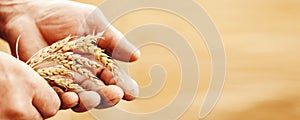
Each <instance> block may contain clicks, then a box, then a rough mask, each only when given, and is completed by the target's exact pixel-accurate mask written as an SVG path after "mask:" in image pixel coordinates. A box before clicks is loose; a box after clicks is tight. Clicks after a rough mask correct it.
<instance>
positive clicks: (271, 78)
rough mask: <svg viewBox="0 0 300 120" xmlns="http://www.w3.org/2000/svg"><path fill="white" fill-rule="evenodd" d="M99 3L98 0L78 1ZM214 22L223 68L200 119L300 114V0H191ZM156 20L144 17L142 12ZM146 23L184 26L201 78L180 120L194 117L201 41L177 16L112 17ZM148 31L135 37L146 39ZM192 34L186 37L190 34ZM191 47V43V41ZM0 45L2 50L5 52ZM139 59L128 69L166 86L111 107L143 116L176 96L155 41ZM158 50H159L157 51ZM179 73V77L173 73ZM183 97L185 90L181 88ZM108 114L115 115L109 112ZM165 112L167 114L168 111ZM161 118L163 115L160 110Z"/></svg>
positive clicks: (174, 68)
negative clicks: (161, 74)
mask: <svg viewBox="0 0 300 120" xmlns="http://www.w3.org/2000/svg"><path fill="white" fill-rule="evenodd" d="M77 1H81V2H85V3H89V4H94V5H99V4H101V3H102V2H103V1H101V0H77ZM197 3H198V4H199V5H200V6H202V7H204V8H205V9H206V11H207V13H208V14H209V15H210V16H211V18H212V20H213V21H214V23H215V25H216V26H217V28H218V30H219V32H220V35H221V37H222V38H223V42H224V47H225V51H226V60H227V64H226V65H227V70H226V82H225V86H224V90H223V94H222V96H221V98H220V100H219V102H218V103H217V105H216V107H215V108H214V109H213V111H212V112H211V113H210V114H209V115H208V116H207V117H206V120H241V119H243V120H266V119H268V120H283V119H288V120H298V119H300V114H299V113H300V101H299V99H300V95H299V92H298V91H299V89H300V81H299V79H300V76H299V68H300V54H299V50H300V48H299V45H300V40H299V38H300V22H299V21H300V12H299V11H300V1H299V0H197ZM153 15H154V16H155V17H147V16H153ZM151 20H155V21H156V22H161V23H165V24H171V25H173V27H174V28H175V29H178V30H179V31H180V30H182V34H184V35H186V36H187V38H186V39H187V40H189V42H190V43H191V44H192V47H193V50H194V51H195V53H196V54H197V55H198V56H197V58H198V59H199V61H198V62H199V66H198V67H200V74H201V76H200V79H201V81H200V83H199V89H198V95H197V96H196V98H195V100H194V102H193V103H192V105H191V107H190V108H189V109H188V110H187V111H186V112H185V113H184V115H183V116H182V117H181V119H182V120H192V119H193V120H194V119H198V113H199V108H200V106H201V103H202V102H203V99H204V94H205V92H206V91H207V88H208V83H209V79H210V70H211V66H210V58H209V57H210V56H209V53H208V50H207V48H206V46H205V44H204V43H203V42H201V41H199V40H193V38H197V39H201V37H200V36H199V35H197V33H195V32H194V31H193V30H192V29H190V28H189V27H185V26H186V25H185V23H184V22H182V21H181V20H180V19H177V18H176V17H174V16H172V15H169V14H167V13H162V12H158V11H151V10H144V11H139V12H134V13H130V14H128V15H125V16H122V17H120V18H119V19H118V20H116V21H114V22H113V25H114V26H115V27H117V28H118V29H119V30H120V31H121V32H123V33H126V32H128V31H129V30H130V29H132V28H133V26H136V25H138V23H143V22H145V23H147V22H149V21H151ZM150 36H153V34H151V33H150V34H149V35H148V36H140V37H141V38H145V39H147V38H148V37H150ZM189 36H190V37H189ZM196 44H197V45H196ZM7 48H8V47H7V46H6V44H5V43H3V42H1V46H0V49H2V50H7ZM140 50H141V51H142V56H141V59H140V60H139V61H138V62H135V63H132V64H130V67H129V68H130V72H129V74H130V75H131V76H132V77H133V78H134V79H136V80H137V82H138V83H139V84H140V85H141V86H147V85H149V84H151V79H150V77H149V75H148V72H149V69H150V67H151V65H153V64H161V65H163V66H164V68H165V70H166V71H167V72H168V73H169V74H168V77H167V79H166V81H167V82H166V85H165V87H164V88H163V89H162V91H161V92H160V93H159V94H158V95H156V96H155V97H153V98H149V99H146V100H136V101H134V102H132V103H127V102H121V103H120V104H118V105H117V106H116V107H119V108H123V109H126V110H128V111H131V112H137V113H143V112H151V111H153V110H157V109H159V108H161V107H162V106H164V105H166V104H167V103H168V102H170V100H171V99H172V98H173V97H174V96H175V95H176V91H177V89H178V87H179V85H180V82H178V81H179V80H180V79H179V78H178V74H179V72H180V71H179V67H178V65H177V64H178V63H176V58H175V57H174V55H172V54H170V52H169V51H168V50H166V49H164V48H160V47H157V46H146V47H141V48H140ZM158 53H159V54H158ZM179 77H180V76H179ZM187 94H189V93H187ZM111 114H112V115H114V113H111ZM170 114H171V113H170ZM166 116H167V115H166ZM51 119H52V120H59V119H70V120H71V119H73V120H83V119H84V120H94V119H96V118H94V117H93V116H92V115H91V114H90V113H73V112H71V111H70V110H67V111H61V112H59V113H58V115H56V116H55V117H54V118H51Z"/></svg>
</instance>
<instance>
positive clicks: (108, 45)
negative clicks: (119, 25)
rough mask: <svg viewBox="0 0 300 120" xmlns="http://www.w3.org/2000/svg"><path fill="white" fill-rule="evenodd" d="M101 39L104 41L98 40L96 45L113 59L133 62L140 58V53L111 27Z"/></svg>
mask: <svg viewBox="0 0 300 120" xmlns="http://www.w3.org/2000/svg"><path fill="white" fill-rule="evenodd" d="M103 37H104V39H101V40H99V42H98V45H99V46H100V47H101V48H104V49H105V50H106V51H105V52H106V53H108V54H109V55H110V56H112V57H113V58H115V59H118V60H121V61H125V62H133V61H136V60H137V59H138V58H139V57H140V51H139V50H138V49H137V48H136V47H135V46H134V45H132V44H131V43H130V42H129V41H128V40H127V39H126V38H125V37H124V35H123V34H122V33H121V32H120V31H118V30H117V29H116V28H114V27H113V26H109V27H108V28H107V29H106V30H105V32H104V34H103Z"/></svg>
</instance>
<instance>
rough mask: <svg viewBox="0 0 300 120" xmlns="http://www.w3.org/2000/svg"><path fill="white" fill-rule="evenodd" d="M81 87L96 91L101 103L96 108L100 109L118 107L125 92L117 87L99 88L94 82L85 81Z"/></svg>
mask: <svg viewBox="0 0 300 120" xmlns="http://www.w3.org/2000/svg"><path fill="white" fill-rule="evenodd" d="M81 86H82V87H83V88H84V89H86V90H92V91H96V92H97V93H98V94H99V95H100V97H101V102H100V104H99V105H98V106H97V107H96V108H98V109H102V108H107V107H111V106H114V105H116V104H117V103H118V102H119V101H120V100H121V99H122V98H123V96H124V92H123V90H122V89H121V88H120V87H118V86H115V85H109V86H99V85H97V84H95V83H94V82H93V81H90V80H85V81H84V82H83V83H82V84H81Z"/></svg>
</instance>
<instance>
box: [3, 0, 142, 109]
mask: <svg viewBox="0 0 300 120" xmlns="http://www.w3.org/2000/svg"><path fill="white" fill-rule="evenodd" d="M0 5H1V7H0V14H1V16H0V19H1V21H0V24H1V25H2V26H3V27H2V28H0V32H1V37H2V38H4V39H5V40H7V41H8V43H9V44H10V46H11V50H12V54H13V55H16V54H17V53H19V58H20V59H21V60H23V61H26V60H28V59H29V58H30V57H31V56H32V55H33V54H34V53H36V52H37V51H38V50H40V49H41V48H43V47H46V46H48V45H51V44H52V43H54V42H56V41H58V40H61V39H63V38H65V37H66V36H68V35H72V36H83V35H87V34H95V33H99V32H103V31H104V34H103V37H104V38H105V39H104V40H101V41H99V43H98V45H99V46H100V47H101V48H104V49H105V50H106V52H107V54H109V55H111V56H112V57H113V58H115V59H118V60H121V61H127V62H131V61H135V60H137V59H138V57H139V55H140V53H139V51H138V50H137V48H136V47H134V46H133V45H132V44H130V43H129V42H128V41H127V40H126V38H125V37H124V35H123V34H122V33H121V32H119V31H118V30H117V29H116V28H114V27H113V26H111V25H110V23H109V22H108V21H107V20H106V18H105V17H104V15H103V14H102V12H101V11H100V10H99V9H98V8H97V7H95V6H92V5H88V4H82V3H77V2H73V1H65V0H28V1H19V2H12V3H7V4H1V3H0ZM3 16H4V17H3ZM1 17H2V18H1ZM19 36H20V39H19V43H18V44H19V47H18V49H16V42H17V39H18V37H19ZM16 50H18V51H16ZM96 74H97V75H98V76H99V77H100V78H101V79H102V80H103V81H104V82H105V83H108V87H107V89H103V90H101V89H100V90H99V89H94V88H97V86H94V85H93V84H92V83H88V82H86V83H85V84H84V85H85V86H87V87H90V88H88V89H89V90H90V91H84V92H80V93H77V94H75V93H72V92H64V91H62V90H61V89H59V88H57V87H54V90H55V91H56V92H57V93H58V95H59V96H60V99H61V101H62V108H64V109H66V108H72V109H73V110H74V111H77V112H82V111H86V110H89V109H91V108H94V107H96V108H106V107H111V106H113V105H115V104H117V103H118V102H119V100H120V99H121V98H123V99H126V100H132V99H133V98H134V96H132V95H130V94H128V93H126V92H125V93H124V90H122V89H121V88H122V86H116V85H114V84H115V82H114V81H111V78H112V76H111V74H110V73H109V71H102V72H101V74H98V73H96ZM79 79H80V78H79ZM110 84H111V85H110ZM120 87H121V88H120ZM133 87H137V86H133ZM124 94H125V95H124ZM103 98H104V99H103Z"/></svg>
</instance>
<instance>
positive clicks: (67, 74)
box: [26, 33, 138, 96]
mask: <svg viewBox="0 0 300 120" xmlns="http://www.w3.org/2000/svg"><path fill="white" fill-rule="evenodd" d="M102 34H103V33H99V34H97V35H88V36H84V37H71V36H68V37H66V38H64V39H63V40H60V41H58V42H56V43H53V44H52V45H50V46H48V47H45V48H43V49H41V50H40V51H38V52H37V53H36V54H34V55H33V56H32V57H31V58H30V59H29V60H28V61H27V62H26V63H27V64H28V65H29V66H30V67H32V68H33V69H34V70H35V71H36V72H37V73H38V74H39V75H40V76H42V77H43V78H44V79H45V80H47V81H48V83H49V84H50V85H54V86H58V87H60V88H62V89H63V90H65V91H76V92H80V91H82V90H84V89H83V88H82V87H81V86H80V85H79V84H78V83H76V82H75V81H76V80H74V79H76V77H75V75H74V73H78V74H80V75H81V76H84V77H85V78H87V79H88V80H90V81H92V82H94V83H95V84H96V85H98V87H103V88H105V87H107V86H106V85H105V84H104V83H103V81H102V80H101V79H100V78H98V77H97V76H96V75H95V74H94V73H93V72H92V70H93V69H98V70H99V69H100V70H101V69H107V70H109V71H110V72H111V73H113V76H114V80H115V82H116V84H117V85H118V84H119V85H120V86H121V87H123V88H122V89H123V90H124V91H125V93H127V94H128V95H130V96H136V95H137V91H138V90H137V89H136V88H128V85H127V86H126V85H124V84H123V83H126V81H124V79H126V76H125V78H122V77H124V75H122V74H123V72H122V71H121V70H120V69H119V68H118V67H117V65H116V63H115V62H114V60H113V59H112V58H111V57H110V56H109V55H107V54H106V53H105V50H104V49H101V48H100V47H99V46H98V44H97V43H98V41H99V40H103V39H104V38H103V37H102ZM87 56H92V57H93V59H91V57H87ZM131 83H132V81H130V82H129V83H127V84H131ZM122 84H123V85H122ZM133 84H136V83H135V82H133ZM134 86H136V85H134ZM126 87H127V88H126ZM129 87H130V85H129Z"/></svg>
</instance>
